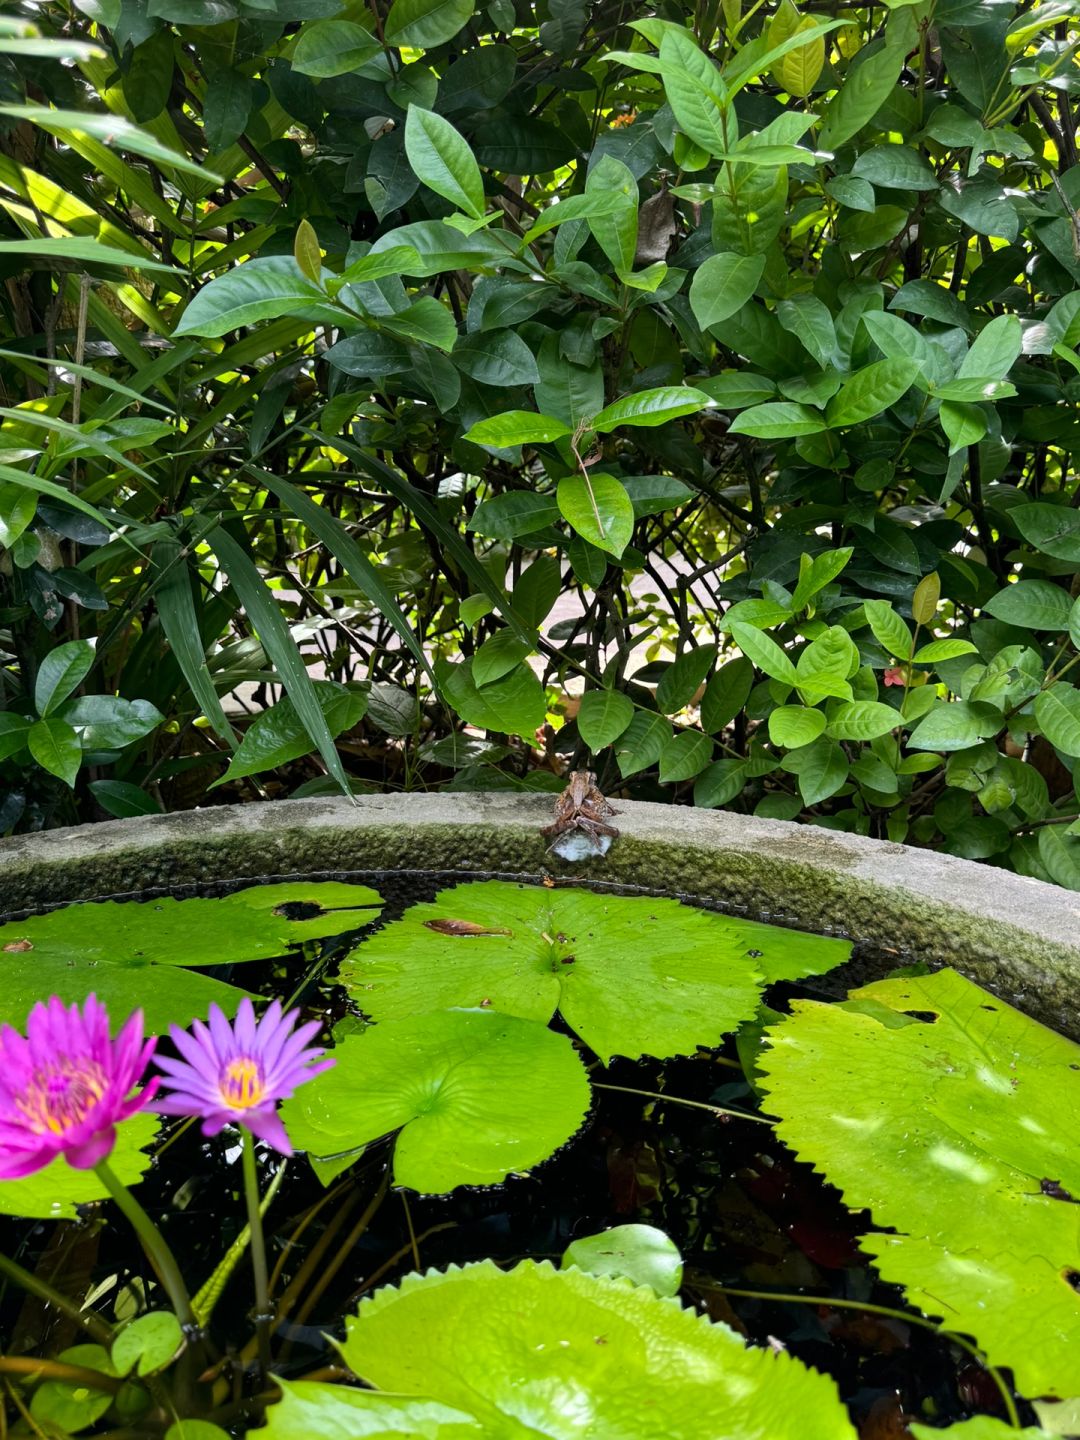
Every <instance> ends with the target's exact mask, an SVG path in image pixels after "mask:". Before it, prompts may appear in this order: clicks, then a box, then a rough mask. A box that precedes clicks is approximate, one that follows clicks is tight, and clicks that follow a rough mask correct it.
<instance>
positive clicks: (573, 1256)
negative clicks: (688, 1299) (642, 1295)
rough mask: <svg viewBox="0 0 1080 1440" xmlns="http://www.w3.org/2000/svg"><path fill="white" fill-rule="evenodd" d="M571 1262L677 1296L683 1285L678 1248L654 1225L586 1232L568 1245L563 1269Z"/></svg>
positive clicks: (681, 1265) (617, 1227)
mask: <svg viewBox="0 0 1080 1440" xmlns="http://www.w3.org/2000/svg"><path fill="white" fill-rule="evenodd" d="M568 1265H576V1266H577V1268H578V1269H579V1270H585V1271H587V1272H588V1274H590V1275H608V1276H611V1277H614V1278H618V1277H620V1276H621V1277H624V1278H625V1279H627V1280H632V1281H633V1282H634V1284H635V1285H648V1286H650V1287H651V1288H652V1289H653V1290H655V1291H656V1293H657V1295H677V1294H678V1293H679V1287H680V1286H681V1285H682V1276H683V1261H682V1256H681V1255H680V1254H679V1247H678V1246H677V1245H676V1244H675V1242H674V1240H672V1239H671V1238H670V1237H669V1236H667V1235H665V1234H664V1232H663V1231H662V1230H657V1228H656V1226H655V1225H615V1226H613V1227H612V1229H610V1230H604V1231H603V1232H602V1233H601V1234H599V1235H583V1236H582V1237H581V1239H580V1240H575V1241H574V1243H573V1244H572V1245H568V1246H567V1248H566V1250H565V1252H564V1254H563V1257H562V1268H563V1269H564V1270H565V1269H566V1267H567V1266H568Z"/></svg>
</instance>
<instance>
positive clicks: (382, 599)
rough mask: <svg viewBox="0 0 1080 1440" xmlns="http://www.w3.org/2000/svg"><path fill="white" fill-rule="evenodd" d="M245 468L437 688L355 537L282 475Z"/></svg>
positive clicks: (415, 642) (416, 643)
mask: <svg viewBox="0 0 1080 1440" xmlns="http://www.w3.org/2000/svg"><path fill="white" fill-rule="evenodd" d="M244 468H245V470H247V472H248V473H249V474H250V475H253V476H254V477H255V479H256V480H258V481H259V483H260V484H261V485H265V486H266V488H267V489H268V490H272V491H273V492H274V494H275V495H276V496H277V497H278V499H279V500H280V501H281V502H282V503H283V504H284V505H285V506H286V507H287V508H288V509H289V510H291V511H292V513H293V514H294V515H295V516H296V518H297V519H298V520H302V521H303V522H304V524H305V525H306V526H307V528H308V529H309V530H310V531H311V533H312V534H313V535H317V536H318V537H319V539H320V540H321V541H322V543H323V544H324V545H325V546H326V548H327V549H328V550H329V551H330V553H331V554H332V555H333V556H334V557H335V559H336V560H338V561H339V562H340V564H341V565H342V567H343V568H344V570H345V573H346V574H347V575H348V577H349V579H350V580H351V581H352V582H353V584H354V585H355V586H356V587H357V589H358V590H361V591H362V592H363V593H364V594H365V595H366V596H367V597H368V599H369V600H371V601H372V602H373V603H374V604H375V605H377V606H378V607H379V610H380V612H381V613H382V615H383V616H384V617H385V619H386V620H387V621H388V622H389V623H390V624H391V625H392V626H393V627H394V629H395V630H396V631H397V633H398V634H399V635H400V636H401V638H402V640H404V642H405V644H406V645H407V646H408V647H409V649H410V650H411V651H412V653H413V654H414V655H415V656H416V658H417V660H419V662H420V664H421V665H422V666H423V667H424V669H425V670H426V671H427V674H428V676H429V678H430V680H431V683H432V685H435V674H434V672H433V670H432V669H431V666H430V665H429V664H428V658H427V656H426V655H425V654H424V647H423V646H422V645H421V644H420V641H419V640H418V639H417V638H416V635H415V633H414V631H413V628H412V626H411V625H410V624H409V622H408V620H406V618H405V616H404V614H403V613H402V611H401V607H400V606H399V605H398V603H397V601H396V600H395V599H394V596H393V593H392V592H391V591H390V590H389V589H388V588H387V586H386V585H384V584H383V582H382V580H381V579H380V578H379V572H378V571H377V570H376V568H375V566H374V565H373V564H372V563H371V561H370V560H369V559H368V557H367V556H366V555H365V554H364V552H363V551H362V550H361V549H360V546H359V545H357V543H356V541H355V540H354V539H353V538H352V536H351V535H350V534H349V533H348V532H347V531H346V530H345V529H344V527H343V526H342V525H340V524H339V523H338V521H337V519H336V518H335V517H334V516H333V515H331V514H329V512H328V511H326V510H324V509H323V508H322V507H321V506H320V505H317V504H316V503H315V501H314V500H312V498H311V497H310V495H305V494H304V492H303V491H302V490H298V489H297V488H296V486H295V485H290V484H289V482H288V481H287V480H283V479H282V478H281V476H280V475H271V474H270V473H269V472H268V471H266V470H258V469H256V468H255V466H254V465H245V467H244ZM316 478H317V477H316Z"/></svg>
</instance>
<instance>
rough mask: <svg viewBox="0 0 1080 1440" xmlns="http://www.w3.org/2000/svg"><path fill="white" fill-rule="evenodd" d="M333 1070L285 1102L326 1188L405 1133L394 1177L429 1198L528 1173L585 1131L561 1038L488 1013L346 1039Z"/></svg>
mask: <svg viewBox="0 0 1080 1440" xmlns="http://www.w3.org/2000/svg"><path fill="white" fill-rule="evenodd" d="M334 1057H335V1059H336V1061H337V1064H336V1065H335V1066H334V1068H333V1069H332V1070H329V1071H327V1072H326V1074H324V1075H322V1076H320V1077H319V1081H318V1083H317V1084H315V1085H305V1086H304V1087H303V1088H302V1089H301V1090H299V1091H298V1092H297V1094H296V1095H295V1096H294V1097H293V1098H292V1099H291V1100H289V1101H287V1102H286V1103H285V1105H284V1107H283V1109H282V1118H283V1119H284V1121H285V1124H286V1126H287V1128H288V1131H289V1135H290V1137H291V1139H292V1141H293V1144H294V1145H296V1146H297V1147H298V1148H299V1149H301V1150H307V1151H308V1152H309V1153H310V1154H311V1155H312V1156H323V1157H331V1156H332V1157H337V1158H336V1159H335V1160H334V1161H332V1162H331V1163H329V1164H325V1165H320V1166H319V1167H318V1168H319V1173H320V1175H321V1176H322V1177H323V1178H324V1179H330V1178H332V1176H333V1175H335V1174H337V1173H338V1172H339V1171H340V1170H342V1169H344V1168H345V1167H346V1166H347V1165H349V1164H351V1163H352V1161H353V1159H355V1157H356V1155H357V1153H359V1151H360V1150H361V1149H362V1147H363V1146H365V1145H367V1144H368V1143H369V1142H370V1141H372V1140H377V1139H379V1138H380V1137H381V1136H383V1135H390V1134H393V1132H394V1131H400V1134H399V1135H398V1138H397V1141H396V1143H395V1146H394V1180H395V1181H396V1183H397V1184H399V1185H407V1186H408V1187H409V1188H410V1189H413V1190H420V1191H424V1192H426V1193H429V1194H441V1193H445V1192H446V1191H449V1190H453V1189H454V1188H455V1186H457V1185H493V1184H497V1183H498V1182H500V1181H502V1180H505V1179H506V1177H507V1175H509V1174H511V1173H513V1172H520V1171H525V1170H530V1169H532V1167H533V1166H534V1165H539V1164H540V1162H541V1161H542V1160H546V1159H547V1158H548V1156H549V1155H551V1154H553V1153H554V1151H556V1150H557V1149H558V1148H559V1147H560V1146H561V1145H564V1144H565V1143H566V1141H567V1140H569V1139H570V1137H571V1136H572V1135H573V1134H574V1132H575V1131H576V1130H577V1129H578V1128H579V1126H580V1125H581V1122H582V1120H583V1119H584V1117H585V1114H586V1111H587V1110H588V1108H589V1082H588V1077H587V1076H586V1073H585V1067H584V1065H583V1064H582V1063H581V1059H580V1057H579V1056H578V1054H577V1052H576V1051H575V1050H574V1047H573V1045H572V1044H571V1042H570V1041H569V1040H568V1039H567V1037H566V1036H565V1035H557V1034H556V1033H555V1032H554V1031H553V1030H549V1029H548V1028H547V1027H546V1026H545V1025H542V1024H539V1023H537V1022H536V1021H533V1020H521V1019H517V1018H515V1017H514V1016H511V1015H497V1014H494V1013H493V1012H491V1011H490V1010H474V1011H462V1010H456V1011H445V1012H441V1013H436V1014H433V1015H414V1016H410V1017H409V1018H408V1019H406V1020H391V1021H387V1022H386V1023H385V1024H382V1025H375V1026H372V1027H371V1029H369V1030H366V1031H364V1032H363V1033H362V1034H360V1035H350V1036H347V1037H346V1039H345V1040H344V1041H343V1042H342V1044H341V1045H339V1046H338V1048H337V1049H336V1050H335V1051H334Z"/></svg>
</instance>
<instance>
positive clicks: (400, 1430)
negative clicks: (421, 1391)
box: [166, 1376, 491, 1440]
mask: <svg viewBox="0 0 1080 1440" xmlns="http://www.w3.org/2000/svg"><path fill="white" fill-rule="evenodd" d="M274 1383H275V1384H276V1385H279V1386H280V1387H281V1400H280V1402H279V1403H278V1404H277V1405H272V1406H271V1407H270V1409H269V1410H268V1411H267V1412H266V1428H265V1429H263V1430H260V1431H259V1432H258V1433H259V1435H260V1436H265V1437H266V1440H392V1437H396V1436H399V1435H411V1436H414V1437H416V1440H459V1437H460V1440H483V1437H484V1436H488V1437H490V1435H491V1432H490V1431H488V1430H485V1429H484V1427H483V1426H482V1425H481V1424H480V1423H479V1421H477V1420H474V1419H473V1417H472V1416H471V1415H464V1414H462V1412H461V1411H460V1410H452V1409H451V1408H450V1406H449V1405H440V1404H438V1402H437V1401H435V1400H402V1399H399V1398H398V1397H397V1396H396V1395H376V1394H373V1393H372V1391H370V1390H350V1389H346V1388H345V1386H343V1385H322V1384H320V1383H319V1382H318V1381H317V1380H294V1381H288V1380H282V1379H281V1378H280V1377H278V1376H275V1377H274ZM166 1440H168V1437H167V1436H166Z"/></svg>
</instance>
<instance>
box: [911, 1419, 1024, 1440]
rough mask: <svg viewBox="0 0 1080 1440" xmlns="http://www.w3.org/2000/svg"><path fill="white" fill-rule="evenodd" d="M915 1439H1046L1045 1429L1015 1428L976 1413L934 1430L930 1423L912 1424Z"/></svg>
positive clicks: (1003, 1421)
mask: <svg viewBox="0 0 1080 1440" xmlns="http://www.w3.org/2000/svg"><path fill="white" fill-rule="evenodd" d="M911 1433H912V1435H914V1436H915V1440H1040V1437H1041V1440H1046V1431H1045V1430H1040V1429H1038V1427H1033V1426H1026V1427H1025V1428H1024V1429H1023V1430H1017V1429H1015V1428H1014V1427H1013V1426H1012V1425H1010V1424H1008V1423H1007V1421H1005V1420H998V1419H996V1418H995V1417H994V1416H993V1415H976V1416H974V1418H973V1419H971V1420H958V1421H957V1422H956V1424H955V1425H948V1426H946V1428H945V1429H944V1430H935V1429H934V1428H933V1427H932V1426H930V1425H912V1427H911Z"/></svg>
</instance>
